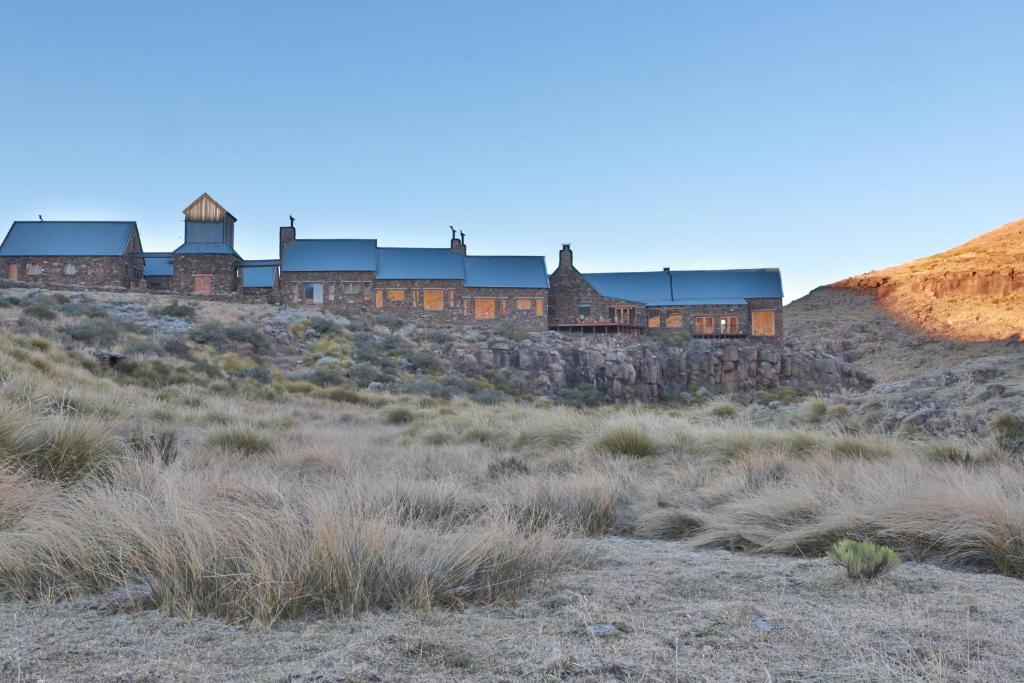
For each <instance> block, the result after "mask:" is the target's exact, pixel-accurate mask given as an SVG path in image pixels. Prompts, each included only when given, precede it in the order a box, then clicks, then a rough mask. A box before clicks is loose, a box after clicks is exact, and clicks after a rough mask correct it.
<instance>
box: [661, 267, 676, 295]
mask: <svg viewBox="0 0 1024 683" xmlns="http://www.w3.org/2000/svg"><path fill="white" fill-rule="evenodd" d="M662 270H664V271H665V277H667V278H668V300H669V301H675V300H676V292H675V287H673V286H672V269H671V268H669V267H668V266H665V267H664V268H663V269H662Z"/></svg>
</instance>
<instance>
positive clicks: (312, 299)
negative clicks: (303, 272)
mask: <svg viewBox="0 0 1024 683" xmlns="http://www.w3.org/2000/svg"><path fill="white" fill-rule="evenodd" d="M302 299H303V301H306V302H307V303H313V304H322V303H323V302H324V283H322V282H307V283H305V284H304V285H303V286H302Z"/></svg>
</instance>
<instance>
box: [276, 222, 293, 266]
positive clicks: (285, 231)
mask: <svg viewBox="0 0 1024 683" xmlns="http://www.w3.org/2000/svg"><path fill="white" fill-rule="evenodd" d="M294 241H295V219H294V218H292V217H291V216H288V225H282V226H281V246H280V248H279V249H278V253H277V255H278V258H284V248H285V246H287V245H289V244H291V243H292V242H294Z"/></svg>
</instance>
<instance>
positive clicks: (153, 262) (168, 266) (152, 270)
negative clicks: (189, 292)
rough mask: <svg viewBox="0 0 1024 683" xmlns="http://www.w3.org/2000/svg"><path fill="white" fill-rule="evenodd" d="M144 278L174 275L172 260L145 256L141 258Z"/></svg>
mask: <svg viewBox="0 0 1024 683" xmlns="http://www.w3.org/2000/svg"><path fill="white" fill-rule="evenodd" d="M142 275H143V276H144V277H168V276H171V275H174V259H172V258H170V257H169V256H146V257H144V258H143V267H142Z"/></svg>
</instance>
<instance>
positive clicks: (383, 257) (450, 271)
mask: <svg viewBox="0 0 1024 683" xmlns="http://www.w3.org/2000/svg"><path fill="white" fill-rule="evenodd" d="M465 258H466V257H465V256H464V255H463V253H462V252H461V251H455V250H454V249H431V248H422V249H420V248H401V247H399V248H394V247H386V248H384V247H382V248H380V249H377V279H379V280H462V279H463V278H465V277H466V270H465V267H464V265H463V261H464V260H465Z"/></svg>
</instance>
